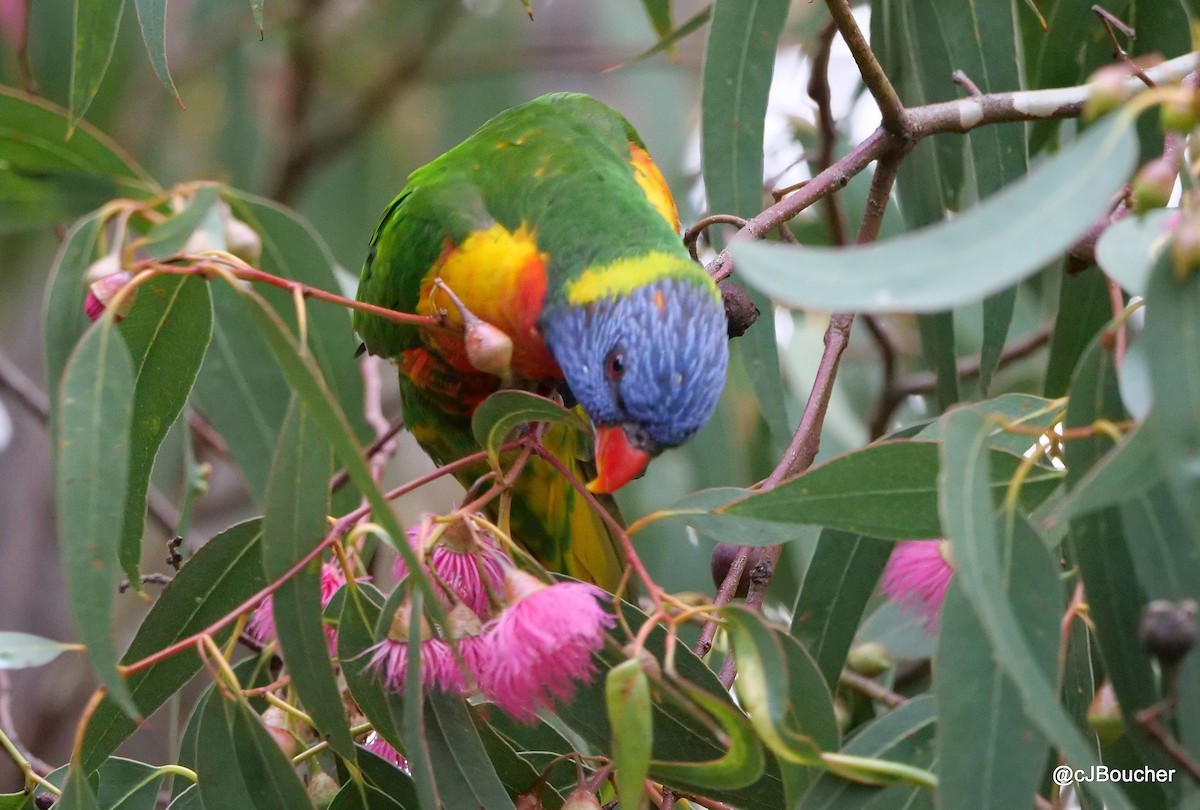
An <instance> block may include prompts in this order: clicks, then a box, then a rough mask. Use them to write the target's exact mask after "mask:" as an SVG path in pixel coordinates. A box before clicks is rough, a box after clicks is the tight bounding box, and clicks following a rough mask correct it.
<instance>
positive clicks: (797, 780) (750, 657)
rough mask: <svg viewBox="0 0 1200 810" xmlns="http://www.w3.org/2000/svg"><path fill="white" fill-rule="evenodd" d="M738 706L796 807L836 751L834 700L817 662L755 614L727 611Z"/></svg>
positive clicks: (836, 733)
mask: <svg viewBox="0 0 1200 810" xmlns="http://www.w3.org/2000/svg"><path fill="white" fill-rule="evenodd" d="M722 615H723V617H724V619H725V620H726V622H727V627H728V629H729V633H730V640H731V641H732V643H733V650H734V654H735V655H736V656H737V663H738V677H737V681H736V686H737V693H738V698H739V703H740V705H741V706H742V708H743V709H745V710H746V712H747V713H748V714H749V715H750V722H751V723H752V724H753V726H754V728H755V730H756V731H757V732H758V736H759V738H760V739H761V740H762V741H763V743H764V744H765V745H766V746H767V748H769V749H770V750H771V751H772V752H774V754H775V755H776V757H778V759H779V761H780V769H781V771H782V774H783V778H784V790H785V792H786V796H787V799H788V805H789V806H795V805H796V804H797V803H798V802H799V800H800V798H801V796H803V794H804V790H805V788H806V787H807V786H808V784H809V783H810V781H811V780H812V779H813V777H814V775H815V773H816V771H815V768H817V767H820V765H821V758H820V756H821V753H822V752H823V751H836V750H837V748H838V737H839V734H838V727H837V720H836V719H835V717H834V713H833V698H832V696H831V694H830V691H829V686H828V685H827V684H826V682H825V679H824V676H823V675H822V674H821V671H820V670H819V669H818V668H817V664H816V662H815V661H814V660H813V659H812V657H811V656H810V655H809V654H808V651H807V650H805V649H804V647H803V646H801V645H800V643H799V642H797V641H796V640H795V639H793V638H791V637H790V636H787V635H784V634H783V633H780V632H778V631H775V630H773V629H771V628H770V627H768V626H767V624H766V623H765V622H764V621H763V620H762V618H761V617H760V616H758V614H755V613H751V612H749V611H747V610H744V609H742V608H726V609H724V610H723V611H722Z"/></svg>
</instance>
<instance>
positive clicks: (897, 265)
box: [733, 114, 1135, 312]
mask: <svg viewBox="0 0 1200 810" xmlns="http://www.w3.org/2000/svg"><path fill="white" fill-rule="evenodd" d="M1130 123H1131V122H1130V118H1129V117H1128V116H1127V115H1124V114H1121V115H1113V116H1110V117H1109V118H1108V119H1106V120H1104V121H1102V122H1101V123H1099V124H1097V125H1095V126H1093V127H1092V128H1091V129H1089V130H1088V131H1087V132H1086V133H1085V134H1084V135H1083V136H1082V137H1081V138H1080V139H1079V140H1078V141H1076V142H1075V143H1074V144H1072V145H1071V146H1070V147H1068V148H1066V149H1064V150H1062V151H1061V152H1060V153H1059V154H1057V155H1055V156H1054V157H1053V158H1051V159H1050V160H1048V161H1046V162H1045V163H1044V164H1042V165H1041V166H1040V167H1039V168H1037V169H1036V170H1035V171H1033V172H1031V173H1030V174H1029V175H1028V176H1027V177H1026V178H1025V179H1023V180H1021V181H1019V182H1017V183H1013V184H1012V185H1010V186H1008V187H1007V188H1005V189H1004V190H1003V191H1000V192H999V193H997V194H995V195H993V196H992V197H991V198H989V199H988V200H986V201H985V202H983V203H981V204H980V205H978V206H976V207H974V208H972V209H971V210H970V211H968V212H966V213H965V214H963V215H961V216H959V217H957V218H956V219H954V220H952V221H950V222H947V223H944V224H939V225H935V226H932V227H929V228H926V229H924V230H922V231H919V232H917V233H913V234H906V235H905V236H901V237H898V238H895V239H889V240H887V241H886V242H881V243H879V244H875V245H868V246H864V247H854V248H847V249H841V250H833V249H823V248H813V247H801V246H793V245H780V244H769V243H763V242H749V241H747V242H741V243H738V244H736V245H734V246H733V251H734V256H735V257H736V259H737V261H738V267H739V268H740V269H741V270H742V272H743V273H744V274H745V275H746V277H747V279H749V281H750V282H751V283H752V284H754V285H755V286H757V287H758V288H759V289H760V290H762V291H763V292H765V293H766V294H768V295H770V296H771V297H773V298H775V299H777V300H779V301H780V302H783V303H786V304H788V305H789V306H794V307H803V308H810V309H823V310H849V311H867V312H937V311H938V310H942V309H948V308H953V307H958V306H962V305H964V304H970V303H973V302H975V301H978V300H979V299H981V298H983V297H984V296H986V295H989V294H991V293H994V292H998V291H999V290H1003V289H1005V288H1007V287H1010V286H1012V285H1013V284H1016V283H1017V282H1018V281H1020V280H1021V279H1023V278H1025V277H1027V276H1029V275H1030V274H1032V273H1033V272H1034V271H1036V270H1037V269H1038V268H1040V267H1042V266H1043V265H1044V264H1046V263H1047V262H1049V261H1050V260H1052V259H1054V258H1056V257H1057V256H1058V254H1060V253H1061V252H1063V251H1064V250H1066V249H1067V248H1068V247H1069V246H1070V245H1071V244H1072V243H1073V242H1074V241H1075V239H1077V238H1078V237H1079V236H1080V235H1081V234H1082V233H1083V232H1084V231H1086V230H1087V229H1088V228H1089V227H1090V226H1091V224H1092V223H1093V222H1094V221H1095V219H1096V217H1098V216H1099V215H1100V214H1102V213H1103V212H1104V211H1105V210H1106V208H1107V205H1108V202H1107V201H1108V199H1109V197H1110V196H1111V195H1112V193H1113V192H1114V191H1115V190H1116V189H1117V188H1119V187H1120V185H1121V184H1122V183H1123V182H1125V179H1126V178H1127V177H1128V175H1129V171H1130V169H1131V168H1132V166H1133V157H1134V151H1135V139H1134V137H1133V134H1132V132H1131V129H1130ZM997 223H1000V224H999V226H998V225H997ZM963 268H970V272H969V273H968V272H963Z"/></svg>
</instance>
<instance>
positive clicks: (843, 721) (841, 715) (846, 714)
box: [833, 695, 854, 734]
mask: <svg viewBox="0 0 1200 810" xmlns="http://www.w3.org/2000/svg"><path fill="white" fill-rule="evenodd" d="M833 719H834V721H835V722H836V723H837V727H838V731H840V732H842V733H843V734H845V733H846V732H847V731H849V730H850V724H851V723H852V722H853V721H854V716H853V715H852V714H850V708H849V707H848V706H847V705H846V701H844V700H842V699H841V698H840V697H838V696H836V695H835V696H834V698H833Z"/></svg>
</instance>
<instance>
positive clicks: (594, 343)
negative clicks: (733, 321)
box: [541, 277, 729, 492]
mask: <svg viewBox="0 0 1200 810" xmlns="http://www.w3.org/2000/svg"><path fill="white" fill-rule="evenodd" d="M541 328H542V335H543V338H544V340H545V342H546V347H547V348H548V349H549V350H550V353H551V354H552V355H554V359H555V360H556V361H557V362H558V365H559V367H560V368H561V369H562V371H563V375H564V376H565V377H566V379H567V384H568V385H569V386H570V388H571V392H572V393H573V394H574V396H575V399H576V400H578V402H579V404H580V405H582V406H583V409H584V411H585V412H587V415H588V416H589V417H590V418H591V420H592V422H593V423H594V424H595V425H596V428H597V448H596V459H597V468H598V472H599V475H598V477H597V479H596V481H595V482H593V484H592V489H593V490H595V491H599V492H612V491H614V490H616V489H619V488H620V487H621V486H623V485H624V484H625V483H626V482H627V481H629V480H630V479H631V478H633V477H635V476H636V475H638V474H639V473H640V472H641V471H642V469H643V468H644V467H645V465H646V463H648V462H649V460H650V458H651V457H652V456H654V455H657V454H658V453H659V452H661V451H662V450H663V449H665V448H667V447H675V446H677V445H680V444H683V443H684V442H686V441H687V440H688V439H690V438H691V437H692V436H693V435H695V433H696V431H698V430H699V429H700V428H702V427H703V426H704V424H705V423H706V422H708V420H709V418H710V417H711V416H712V414H713V411H714V410H716V407H717V400H718V399H719V398H720V395H721V389H722V388H723V387H724V385H725V368H726V366H727V364H728V361H729V347H728V338H727V332H726V321H725V310H724V307H723V306H722V304H721V300H720V298H719V297H718V296H716V295H715V294H714V291H713V289H712V287H711V285H704V284H700V283H696V282H695V281H692V280H691V279H688V278H672V277H667V278H660V279H658V280H656V281H653V282H651V283H649V284H646V285H644V286H641V287H636V288H634V289H633V290H631V291H630V292H628V293H625V294H623V295H617V296H608V297H602V298H598V299H596V300H594V301H591V302H590V303H586V304H574V305H572V304H561V305H558V306H551V307H549V308H548V309H547V311H546V312H545V313H544V314H543V316H542V320H541Z"/></svg>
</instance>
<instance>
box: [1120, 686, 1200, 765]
mask: <svg viewBox="0 0 1200 810" xmlns="http://www.w3.org/2000/svg"><path fill="white" fill-rule="evenodd" d="M1173 703H1174V701H1173V700H1171V699H1170V698H1168V699H1167V700H1164V701H1162V702H1161V703H1156V704H1154V705H1153V706H1147V707H1146V708H1145V709H1142V710H1141V711H1139V712H1138V713H1137V714H1136V715H1134V719H1135V720H1136V721H1137V724H1138V725H1139V726H1141V728H1142V731H1144V732H1146V734H1147V735H1149V737H1150V738H1151V739H1153V740H1154V742H1156V743H1158V745H1159V747H1160V748H1162V749H1163V750H1164V751H1166V752H1167V755H1168V756H1169V757H1171V759H1173V760H1175V762H1176V764H1178V765H1179V767H1181V768H1183V770H1184V771H1186V772H1187V775H1188V776H1190V777H1192V781H1194V782H1196V784H1200V763H1197V762H1196V760H1194V759H1192V757H1191V755H1190V754H1188V752H1187V749H1185V748H1184V747H1183V746H1182V745H1180V744H1179V740H1177V739H1175V735H1174V734H1172V733H1171V732H1170V730H1169V729H1168V728H1167V727H1166V726H1164V725H1163V724H1162V723H1160V722H1159V718H1160V717H1162V716H1163V715H1164V714H1167V713H1169V712H1170V711H1171V710H1172V709H1173V708H1174V706H1173Z"/></svg>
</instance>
